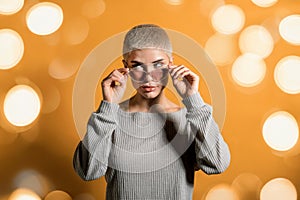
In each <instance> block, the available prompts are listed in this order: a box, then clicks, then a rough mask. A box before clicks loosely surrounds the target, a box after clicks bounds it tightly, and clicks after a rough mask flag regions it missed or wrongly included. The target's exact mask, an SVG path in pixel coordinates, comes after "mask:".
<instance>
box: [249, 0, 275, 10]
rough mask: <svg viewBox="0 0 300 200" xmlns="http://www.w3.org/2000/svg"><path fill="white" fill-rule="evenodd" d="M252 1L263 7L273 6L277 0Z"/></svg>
mask: <svg viewBox="0 0 300 200" xmlns="http://www.w3.org/2000/svg"><path fill="white" fill-rule="evenodd" d="M251 1H252V3H254V4H255V5H257V6H259V7H263V8H266V7H270V6H273V5H274V4H276V3H277V0H251Z"/></svg>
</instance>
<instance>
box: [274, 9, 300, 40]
mask: <svg viewBox="0 0 300 200" xmlns="http://www.w3.org/2000/svg"><path fill="white" fill-rule="evenodd" d="M279 33H280V35H281V37H282V38H283V39H284V40H285V41H287V42H289V43H290V44H293V45H300V37H299V35H300V15H289V16H287V17H285V18H284V19H282V20H281V21H280V24H279Z"/></svg>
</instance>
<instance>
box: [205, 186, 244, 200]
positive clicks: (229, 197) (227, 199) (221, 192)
mask: <svg viewBox="0 0 300 200" xmlns="http://www.w3.org/2000/svg"><path fill="white" fill-rule="evenodd" d="M217 199H218V200H219V199H222V200H238V195H237V193H236V192H235V191H234V189H233V188H232V187H231V186H229V185H227V184H219V185H216V186H214V187H213V188H211V189H210V190H209V192H208V193H207V195H206V198H205V200H217Z"/></svg>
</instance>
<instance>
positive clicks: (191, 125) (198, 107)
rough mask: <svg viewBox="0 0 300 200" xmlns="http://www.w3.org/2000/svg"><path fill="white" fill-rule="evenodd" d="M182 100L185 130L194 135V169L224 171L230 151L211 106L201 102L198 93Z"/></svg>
mask: <svg viewBox="0 0 300 200" xmlns="http://www.w3.org/2000/svg"><path fill="white" fill-rule="evenodd" d="M182 102H183V104H184V105H185V107H186V109H187V113H186V119H187V130H190V132H191V133H192V134H194V137H195V138H194V140H195V154H196V170H199V169H201V170H203V171H204V172H205V173H206V174H218V173H222V172H224V171H225V170H226V169H227V168H228V166H229V163H230V151H229V148H228V145H227V144H226V142H225V141H224V139H223V137H222V135H221V133H220V130H219V128H218V125H217V124H216V122H215V121H214V119H213V116H212V108H211V106H209V105H207V104H205V103H204V102H203V100H202V98H201V96H200V94H199V93H196V94H194V95H192V96H189V97H187V98H185V99H183V101H182Z"/></svg>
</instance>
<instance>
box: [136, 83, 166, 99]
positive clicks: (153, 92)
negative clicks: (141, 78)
mask: <svg viewBox="0 0 300 200" xmlns="http://www.w3.org/2000/svg"><path fill="white" fill-rule="evenodd" d="M162 90H163V87H162V86H156V87H155V88H143V87H140V88H138V93H139V94H140V95H141V96H143V97H144V98H145V99H155V98H157V97H158V96H159V95H160V94H161V92H162Z"/></svg>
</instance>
